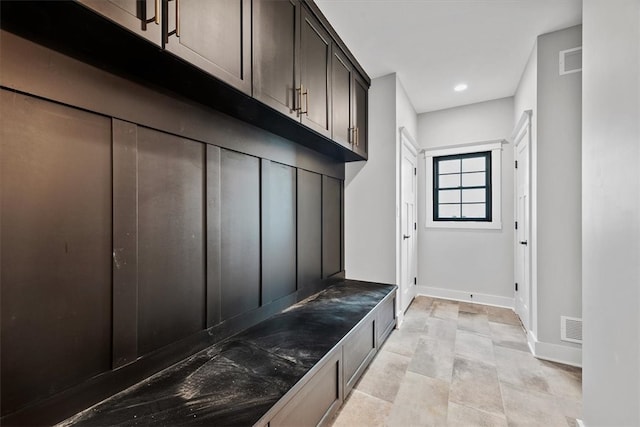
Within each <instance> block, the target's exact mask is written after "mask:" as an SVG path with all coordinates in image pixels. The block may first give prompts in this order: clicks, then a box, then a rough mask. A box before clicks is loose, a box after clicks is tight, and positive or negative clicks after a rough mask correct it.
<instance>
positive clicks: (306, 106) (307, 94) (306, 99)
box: [300, 89, 309, 115]
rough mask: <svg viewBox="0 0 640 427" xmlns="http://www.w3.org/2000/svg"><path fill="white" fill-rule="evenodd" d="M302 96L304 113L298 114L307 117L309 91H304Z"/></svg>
mask: <svg viewBox="0 0 640 427" xmlns="http://www.w3.org/2000/svg"><path fill="white" fill-rule="evenodd" d="M302 96H304V111H301V112H300V114H306V115H309V89H305V91H304V92H302Z"/></svg>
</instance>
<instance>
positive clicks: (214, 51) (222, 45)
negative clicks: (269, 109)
mask: <svg viewBox="0 0 640 427" xmlns="http://www.w3.org/2000/svg"><path fill="white" fill-rule="evenodd" d="M165 1H167V0H165ZM167 15H168V19H167V24H166V26H167V28H166V31H167V33H166V38H165V49H167V50H168V51H169V52H171V53H173V54H175V55H177V56H179V57H181V58H182V59H184V60H186V61H187V62H189V63H191V64H193V65H195V66H197V67H199V68H201V69H202V70H204V71H206V72H207V73H209V74H211V75H213V76H214V77H217V78H219V79H220V80H222V81H223V82H225V83H227V84H229V85H231V86H233V87H235V88H236V89H239V90H241V91H243V92H244V93H247V94H250V93H251V0H172V1H170V2H168V4H167Z"/></svg>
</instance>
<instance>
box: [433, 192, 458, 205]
mask: <svg viewBox="0 0 640 427" xmlns="http://www.w3.org/2000/svg"><path fill="white" fill-rule="evenodd" d="M438 203H460V190H440V191H439V192H438Z"/></svg>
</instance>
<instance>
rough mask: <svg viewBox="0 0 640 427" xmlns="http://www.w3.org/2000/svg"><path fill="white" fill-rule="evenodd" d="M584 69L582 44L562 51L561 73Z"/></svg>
mask: <svg viewBox="0 0 640 427" xmlns="http://www.w3.org/2000/svg"><path fill="white" fill-rule="evenodd" d="M580 71H582V46H581V47H574V48H573V49H567V50H561V51H560V75H561V76H562V75H565V74H571V73H578V72H580Z"/></svg>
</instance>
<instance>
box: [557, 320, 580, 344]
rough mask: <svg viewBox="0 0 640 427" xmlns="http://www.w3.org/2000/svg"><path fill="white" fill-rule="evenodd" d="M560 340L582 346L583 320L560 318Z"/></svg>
mask: <svg viewBox="0 0 640 427" xmlns="http://www.w3.org/2000/svg"><path fill="white" fill-rule="evenodd" d="M560 339H561V340H562V341H569V342H576V343H578V344H582V319H578V318H577V317H567V316H560Z"/></svg>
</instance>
